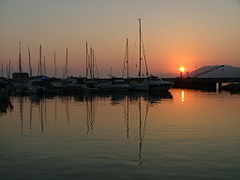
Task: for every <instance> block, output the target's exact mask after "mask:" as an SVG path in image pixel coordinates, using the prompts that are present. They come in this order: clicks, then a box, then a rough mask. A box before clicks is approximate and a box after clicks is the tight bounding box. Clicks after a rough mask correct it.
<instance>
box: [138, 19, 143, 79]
mask: <svg viewBox="0 0 240 180" xmlns="http://www.w3.org/2000/svg"><path fill="white" fill-rule="evenodd" d="M138 21H139V72H138V76H139V78H141V71H142V70H141V68H142V67H141V66H142V27H141V26H142V24H141V18H139V19H138Z"/></svg>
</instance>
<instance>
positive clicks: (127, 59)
mask: <svg viewBox="0 0 240 180" xmlns="http://www.w3.org/2000/svg"><path fill="white" fill-rule="evenodd" d="M126 63H127V79H129V51H128V38H127V39H126Z"/></svg>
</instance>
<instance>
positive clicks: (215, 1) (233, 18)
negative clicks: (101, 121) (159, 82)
mask: <svg viewBox="0 0 240 180" xmlns="http://www.w3.org/2000/svg"><path fill="white" fill-rule="evenodd" d="M139 17H141V18H142V24H143V38H144V46H145V49H146V55H147V62H148V66H149V71H150V73H152V74H157V75H161V76H164V77H167V76H170V75H173V76H174V75H176V74H178V72H177V71H178V68H179V66H181V65H184V66H185V67H186V69H187V71H192V70H194V69H195V67H196V66H198V67H200V66H204V65H216V64H229V65H234V66H240V1H238V0H0V24H1V28H0V63H1V64H6V63H7V62H8V60H9V59H11V61H12V64H13V66H14V70H15V71H17V70H18V45H19V44H18V43H19V41H22V60H23V69H24V71H27V72H28V68H27V66H28V56H27V46H30V49H31V54H32V61H33V66H34V74H35V75H36V73H37V71H36V70H37V62H38V56H39V55H38V48H39V45H40V44H42V46H43V55H45V56H46V64H47V73H48V75H49V76H52V75H53V52H54V50H55V51H56V52H57V64H58V65H57V66H58V75H59V76H61V75H62V72H61V71H62V67H63V66H64V63H65V62H64V61H65V48H69V59H70V61H69V64H70V67H69V69H70V72H71V73H70V75H74V76H79V75H84V74H85V59H84V58H85V41H88V43H89V44H90V45H91V46H92V47H93V48H94V49H95V52H96V57H97V63H98V67H99V70H100V74H101V76H102V77H106V76H107V74H109V71H110V68H111V67H112V69H113V75H116V76H120V75H121V72H122V67H123V57H124V51H125V39H126V38H129V50H130V64H131V65H130V68H131V70H130V71H131V76H135V75H136V72H137V68H136V64H137V52H138V48H137V43H138V18H139Z"/></svg>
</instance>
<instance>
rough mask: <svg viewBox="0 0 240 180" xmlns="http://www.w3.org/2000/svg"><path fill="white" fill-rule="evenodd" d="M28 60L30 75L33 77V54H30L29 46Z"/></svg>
mask: <svg viewBox="0 0 240 180" xmlns="http://www.w3.org/2000/svg"><path fill="white" fill-rule="evenodd" d="M28 60H29V62H28V63H29V74H30V77H32V63H31V54H30V48H29V46H28Z"/></svg>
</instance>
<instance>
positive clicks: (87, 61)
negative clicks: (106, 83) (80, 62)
mask: <svg viewBox="0 0 240 180" xmlns="http://www.w3.org/2000/svg"><path fill="white" fill-rule="evenodd" d="M85 61H86V62H85V63H86V79H87V78H88V43H87V42H86V59H85Z"/></svg>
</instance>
